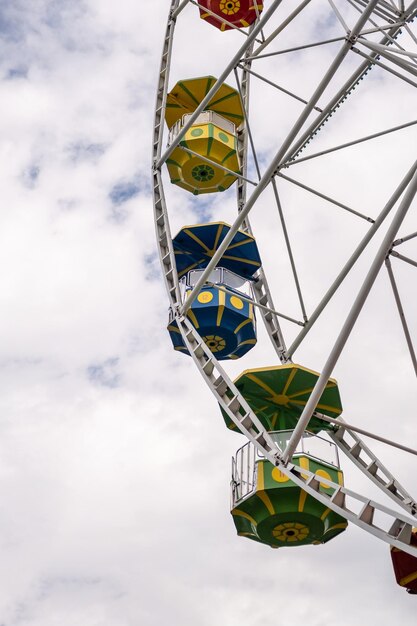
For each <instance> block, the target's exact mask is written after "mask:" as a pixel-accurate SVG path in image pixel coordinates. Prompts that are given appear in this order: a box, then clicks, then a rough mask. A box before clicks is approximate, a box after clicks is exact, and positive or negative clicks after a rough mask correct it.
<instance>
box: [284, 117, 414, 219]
mask: <svg viewBox="0 0 417 626" xmlns="http://www.w3.org/2000/svg"><path fill="white" fill-rule="evenodd" d="M416 124H417V120H413V121H412V122H406V123H405V124H400V125H399V126H393V127H392V128H388V129H386V130H381V131H380V132H378V133H372V135H367V136H366V137H360V138H359V139H354V140H352V141H348V142H346V143H343V144H340V145H339V146H334V147H333V148H327V150H320V152H315V153H314V154H309V155H307V156H304V157H300V158H299V159H294V160H292V161H291V162H290V163H288V165H287V167H292V166H293V165H296V164H297V163H303V162H304V161H310V160H311V159H316V158H317V157H319V156H324V155H325V154H331V153H332V152H336V151H338V150H343V149H344V148H350V147H351V146H356V145H357V144H360V143H364V142H365V141H370V140H372V139H376V138H378V137H383V136H384V135H389V134H390V133H395V132H397V131H399V130H404V129H405V128H409V127H410V126H415V125H416ZM366 219H367V220H368V221H372V222H373V221H374V220H371V218H366Z"/></svg>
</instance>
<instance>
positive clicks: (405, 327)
mask: <svg viewBox="0 0 417 626" xmlns="http://www.w3.org/2000/svg"><path fill="white" fill-rule="evenodd" d="M385 265H386V267H387V270H388V276H389V279H390V282H391V287H392V291H393V293H394V298H395V302H396V304H397V309H398V313H399V315H400V319H401V324H402V327H403V331H404V336H405V340H406V342H407V346H408V350H409V352H410V357H411V361H412V363H413V367H414V371H415V373H416V376H417V359H416V353H415V351H414V346H413V342H412V341H411V335H410V331H409V330H408V324H407V320H406V319H405V315H404V309H403V306H402V304H401V299H400V294H399V292H398V287H397V283H396V281H395V278H394V272H393V271H392V267H391V261H390V258H389V257H387V258H386V259H385Z"/></svg>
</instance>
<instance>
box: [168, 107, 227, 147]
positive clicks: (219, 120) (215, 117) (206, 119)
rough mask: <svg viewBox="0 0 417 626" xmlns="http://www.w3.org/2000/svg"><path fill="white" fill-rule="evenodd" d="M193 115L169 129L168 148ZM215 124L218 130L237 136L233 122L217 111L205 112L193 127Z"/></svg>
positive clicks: (189, 114)
mask: <svg viewBox="0 0 417 626" xmlns="http://www.w3.org/2000/svg"><path fill="white" fill-rule="evenodd" d="M192 115H193V113H186V114H185V115H183V116H182V117H181V118H180V119H179V120H177V121H176V122H175V124H174V125H173V126H171V128H170V129H169V135H168V146H170V145H171V143H172V142H173V141H174V139H175V137H177V135H178V134H179V133H180V132H181V130H182V129H183V128H184V126H185V124H186V123H187V122H188V120H189V119H190V117H191V116H192ZM210 123H211V124H214V125H215V126H217V127H218V128H221V129H222V130H225V131H226V132H227V133H230V134H231V135H236V126H235V125H234V124H233V122H230V121H229V120H227V119H226V118H225V117H223V116H222V115H219V114H218V113H216V112H215V111H203V112H202V113H200V115H199V116H198V117H197V118H196V119H195V120H194V122H193V124H192V126H200V125H201V124H210Z"/></svg>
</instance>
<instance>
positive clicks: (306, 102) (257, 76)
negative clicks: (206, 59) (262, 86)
mask: <svg viewBox="0 0 417 626" xmlns="http://www.w3.org/2000/svg"><path fill="white" fill-rule="evenodd" d="M239 67H242V65H241V64H239ZM247 71H248V72H249V74H251V75H252V76H255V78H259V80H262V81H263V82H264V83H267V84H268V85H271V87H274V88H275V89H278V91H281V92H282V93H285V94H286V95H287V96H290V97H291V98H294V100H298V102H302V103H303V104H308V101H307V100H305V99H304V98H301V97H300V96H297V95H296V94H295V93H293V92H291V91H288V89H285V88H284V87H281V86H280V85H277V83H274V82H273V81H272V80H269V79H268V78H266V77H265V76H262V75H261V74H259V73H258V72H254V71H253V70H252V69H248V70H247ZM313 108H314V110H315V111H318V112H319V113H323V109H320V107H317V106H315V107H313Z"/></svg>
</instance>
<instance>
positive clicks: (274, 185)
mask: <svg viewBox="0 0 417 626" xmlns="http://www.w3.org/2000/svg"><path fill="white" fill-rule="evenodd" d="M272 188H273V190H274V197H275V202H276V205H277V209H278V214H279V219H280V222H281V228H282V232H283V235H284V240H285V245H286V247H287V253H288V258H289V260H290V265H291V271H292V275H293V279H294V284H295V288H296V291H297V295H298V301H299V303H300V308H301V313H302V316H303V319H304V323H306V322H307V321H308V317H307V312H306V308H305V304H304V298H303V294H302V293H301V286H300V280H299V278H298V273H297V268H296V266H295V260H294V255H293V251H292V248H291V243H290V238H289V236H288V230H287V225H286V223H285V218H284V213H283V210H282V206H281V200H280V197H279V194H278V187H277V183H276V180H275V178H273V179H272Z"/></svg>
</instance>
